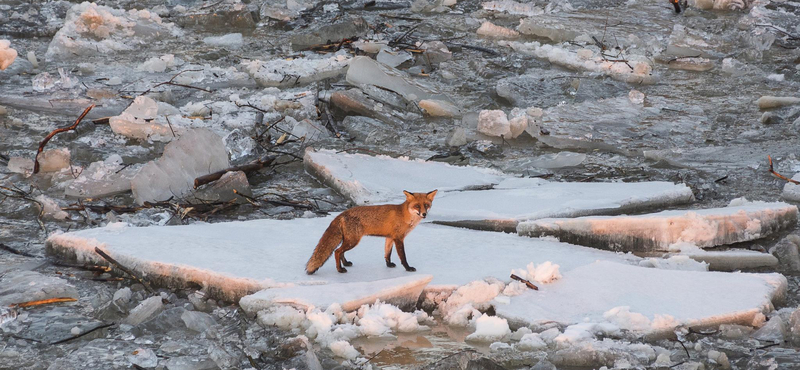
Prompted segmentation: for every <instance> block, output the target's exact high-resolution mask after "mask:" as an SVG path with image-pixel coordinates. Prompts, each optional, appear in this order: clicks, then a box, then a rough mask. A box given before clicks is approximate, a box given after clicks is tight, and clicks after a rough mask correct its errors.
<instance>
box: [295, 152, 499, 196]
mask: <svg viewBox="0 0 800 370" xmlns="http://www.w3.org/2000/svg"><path fill="white" fill-rule="evenodd" d="M303 163H304V164H305V166H306V171H308V172H309V173H310V174H312V175H313V176H315V177H317V178H318V179H319V180H320V181H322V182H323V183H325V184H326V185H328V186H330V187H331V188H333V189H334V190H336V191H337V192H339V193H341V194H342V195H344V196H346V197H348V198H350V200H352V201H353V202H355V203H356V204H358V205H364V204H380V203H387V202H393V201H399V202H402V201H403V199H405V197H404V196H403V190H408V191H411V192H429V191H432V190H434V189H438V190H439V193H440V194H441V193H443V192H447V191H454V190H465V189H475V188H488V187H491V186H493V185H495V184H497V183H499V182H500V181H502V180H503V179H504V178H506V176H505V175H503V174H502V173H500V172H497V171H494V170H491V169H488V168H481V167H473V166H451V165H449V164H446V163H441V162H425V161H423V160H419V159H410V158H408V157H401V158H392V157H389V156H384V155H380V156H370V155H365V154H349V153H336V152H335V151H332V150H318V151H313V150H307V151H306V154H305V156H304V158H303Z"/></svg>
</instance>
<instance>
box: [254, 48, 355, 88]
mask: <svg viewBox="0 0 800 370" xmlns="http://www.w3.org/2000/svg"><path fill="white" fill-rule="evenodd" d="M350 61H351V58H350V57H348V55H347V54H346V53H344V52H337V53H336V54H333V55H331V56H327V55H326V56H322V57H306V58H296V59H291V60H286V59H272V60H269V61H266V62H265V61H261V60H252V61H242V67H243V68H244V70H245V71H246V72H247V73H248V74H249V75H250V76H251V77H253V78H254V79H255V80H256V82H257V83H258V84H259V86H265V87H277V86H281V87H291V86H298V85H306V84H309V83H311V82H315V81H319V80H324V79H326V78H332V77H336V76H339V75H341V74H344V73H345V70H346V69H347V66H348V65H349V64H350Z"/></svg>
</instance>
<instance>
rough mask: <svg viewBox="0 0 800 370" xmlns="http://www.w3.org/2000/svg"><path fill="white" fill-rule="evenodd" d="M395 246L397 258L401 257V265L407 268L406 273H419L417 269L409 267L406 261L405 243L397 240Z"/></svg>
mask: <svg viewBox="0 0 800 370" xmlns="http://www.w3.org/2000/svg"><path fill="white" fill-rule="evenodd" d="M394 246H395V247H397V256H398V257H400V264H401V265H403V267H405V268H406V271H409V272H413V271H417V269H415V268H413V267H411V266H409V265H408V261H406V248H405V245H404V244H403V241H402V240H401V239H395V241H394Z"/></svg>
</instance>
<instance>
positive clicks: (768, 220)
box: [517, 202, 797, 252]
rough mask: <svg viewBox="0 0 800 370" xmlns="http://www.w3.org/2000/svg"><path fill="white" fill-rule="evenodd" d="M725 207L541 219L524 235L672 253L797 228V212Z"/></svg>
mask: <svg viewBox="0 0 800 370" xmlns="http://www.w3.org/2000/svg"><path fill="white" fill-rule="evenodd" d="M736 204H737V205H734V206H730V207H723V208H710V209H697V210H676V211H663V212H658V213H651V214H645V215H637V216H611V217H608V216H592V217H578V218H559V219H539V220H534V221H529V222H523V223H520V224H519V225H518V227H517V231H518V232H519V233H520V234H521V235H529V236H534V237H537V236H544V235H549V236H555V237H557V238H559V240H561V241H564V242H568V243H574V244H580V245H586V246H591V247H596V248H602V249H611V250H617V251H626V252H627V251H653V250H661V251H667V250H669V249H670V245H673V244H677V243H691V244H694V245H697V246H698V247H703V248H707V247H714V246H719V245H725V244H733V243H739V242H745V241H750V240H755V239H759V238H764V237H766V236H768V235H771V234H773V233H775V232H778V231H781V230H785V229H788V228H790V227H792V226H794V225H795V224H796V223H797V207H796V206H793V205H789V204H786V203H780V202H777V203H764V202H749V203H746V204H740V205H739V204H738V203H736Z"/></svg>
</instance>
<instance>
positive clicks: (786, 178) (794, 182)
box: [767, 155, 800, 185]
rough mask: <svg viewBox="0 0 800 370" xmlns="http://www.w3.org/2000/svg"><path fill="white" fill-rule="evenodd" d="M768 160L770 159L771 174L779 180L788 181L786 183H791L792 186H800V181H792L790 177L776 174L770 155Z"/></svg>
mask: <svg viewBox="0 0 800 370" xmlns="http://www.w3.org/2000/svg"><path fill="white" fill-rule="evenodd" d="M767 159H769V173H771V174H773V175H775V177H777V178H779V179H781V180H786V181H788V182H791V183H792V184H797V185H800V181H797V180H792V179H790V178H788V177H786V176H783V175H781V174H779V173H777V172H775V170H774V169H772V157H771V156H769V155H767Z"/></svg>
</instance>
